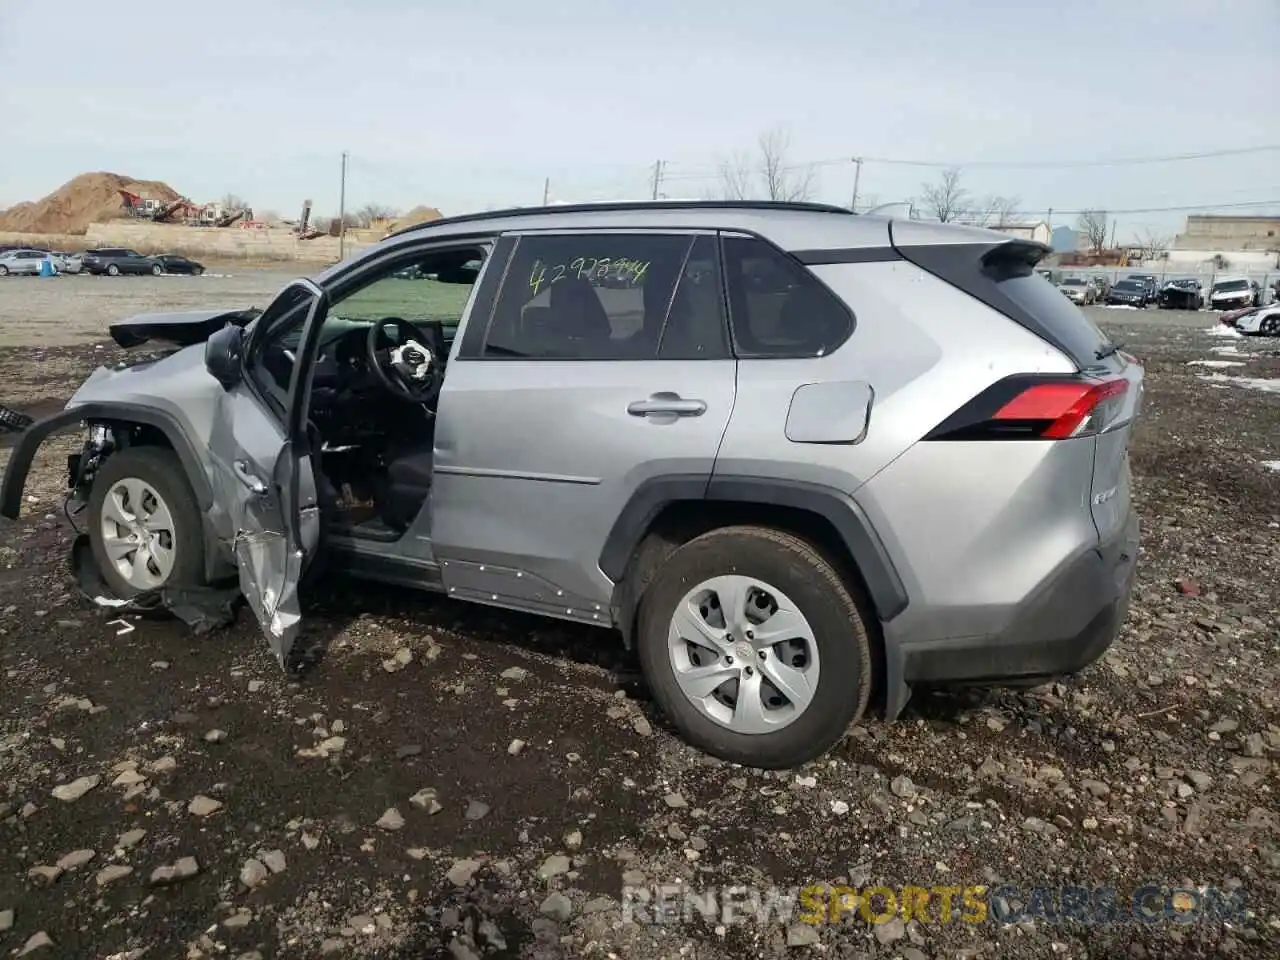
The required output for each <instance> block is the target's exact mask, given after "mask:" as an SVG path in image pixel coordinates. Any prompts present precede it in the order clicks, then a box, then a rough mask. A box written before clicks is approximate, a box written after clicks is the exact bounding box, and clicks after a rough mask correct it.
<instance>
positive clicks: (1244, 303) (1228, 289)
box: [1209, 277, 1262, 310]
mask: <svg viewBox="0 0 1280 960" xmlns="http://www.w3.org/2000/svg"><path fill="white" fill-rule="evenodd" d="M1261 305H1262V290H1261V288H1260V287H1259V286H1258V283H1257V281H1256V280H1250V279H1249V278H1248V277H1223V278H1222V279H1221V280H1215V281H1214V282H1213V286H1212V287H1210V288H1209V307H1210V309H1212V310H1241V309H1244V308H1246V307H1258V306H1261Z"/></svg>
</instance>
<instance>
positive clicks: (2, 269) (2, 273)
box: [0, 263, 9, 277]
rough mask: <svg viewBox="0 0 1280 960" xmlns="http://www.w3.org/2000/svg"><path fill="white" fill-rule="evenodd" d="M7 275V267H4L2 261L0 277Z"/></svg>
mask: <svg viewBox="0 0 1280 960" xmlns="http://www.w3.org/2000/svg"><path fill="white" fill-rule="evenodd" d="M8 275H9V268H8V267H6V266H5V265H4V264H3V263H0V277H7V276H8Z"/></svg>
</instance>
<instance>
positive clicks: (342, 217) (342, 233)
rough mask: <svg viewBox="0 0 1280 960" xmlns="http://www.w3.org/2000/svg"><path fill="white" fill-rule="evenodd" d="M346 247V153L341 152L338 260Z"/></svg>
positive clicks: (343, 254) (344, 252) (344, 253)
mask: <svg viewBox="0 0 1280 960" xmlns="http://www.w3.org/2000/svg"><path fill="white" fill-rule="evenodd" d="M346 246H347V151H345V150H343V151H342V186H340V187H339V188H338V259H339V260H341V259H342V258H343V257H344V256H345V255H346Z"/></svg>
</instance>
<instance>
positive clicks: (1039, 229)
mask: <svg viewBox="0 0 1280 960" xmlns="http://www.w3.org/2000/svg"><path fill="white" fill-rule="evenodd" d="M990 229H992V230H995V231H996V232H997V233H1007V234H1008V235H1009V236H1011V237H1017V238H1018V239H1019V240H1033V241H1035V242H1036V243H1043V244H1044V245H1045V246H1046V247H1047V246H1049V241H1050V240H1051V239H1052V234H1053V231H1052V230H1050V229H1049V224H1047V223H1045V222H1044V221H1043V220H1034V221H1019V222H1017V223H1005V224H1001V225H1000V226H992V227H991V228H990Z"/></svg>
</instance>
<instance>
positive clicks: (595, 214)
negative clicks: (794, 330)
mask: <svg viewBox="0 0 1280 960" xmlns="http://www.w3.org/2000/svg"><path fill="white" fill-rule="evenodd" d="M891 222H893V223H895V229H896V230H901V231H902V233H903V236H904V238H905V237H909V238H910V239H909V241H908V242H909V243H911V244H922V243H942V244H950V243H965V242H968V243H993V242H994V243H1003V242H1007V241H1009V239H1010V238H1009V237H1008V236H1007V235H1006V234H1002V233H997V232H994V231H991V230H985V229H981V228H975V227H968V226H959V225H956V224H951V223H930V222H926V221H914V220H913V221H905V220H900V219H895V218H893V217H888V216H880V215H876V214H854V213H853V212H851V211H850V210H848V209H847V208H845V207H837V206H834V205H831V204H825V203H807V202H784V201H768V200H656V201H654V200H644V201H625V202H622V201H617V202H605V203H578V204H557V205H549V206H545V207H516V208H512V209H507V210H489V211H484V212H482V213H471V214H465V215H462V216H457V217H446V218H443V219H440V220H431V221H428V222H426V223H421V224H415V225H413V226H411V227H406V228H405V229H403V230H399V231H396V232H395V233H392V234H390V235H389V236H388V237H385V238H384V239H383V240H381V241H380V242H379V243H378V244H377V245H376V246H375V247H374V248H373V249H374V250H377V251H378V252H379V253H386V252H388V251H390V250H394V249H395V248H397V247H399V246H406V245H408V244H411V243H415V242H421V241H423V240H436V239H440V240H450V239H455V238H456V239H465V238H467V237H476V238H479V237H485V236H493V235H495V234H499V233H506V232H510V231H517V230H582V229H588V230H589V229H601V230H619V229H642V230H643V229H656V230H661V229H668V230H726V231H734V230H739V231H742V232H744V233H749V234H756V235H759V236H762V237H764V238H765V239H767V240H769V241H770V242H772V243H774V244H776V245H777V246H779V247H781V248H782V249H784V250H788V251H793V252H798V251H811V250H844V249H858V248H868V247H887V246H889V245H890V244H891V242H892V241H891V239H890V235H889V224H890V223H891ZM908 224H909V226H908ZM370 252H372V251H370ZM350 267H351V261H350V260H347V261H342V262H339V263H337V264H334V265H333V266H331V267H329V268H327V269H326V270H325V271H323V272H322V273H321V274H320V275H319V277H317V280H320V281H321V282H323V281H324V280H326V279H328V278H330V277H332V276H335V275H337V274H340V273H343V272H345V271H346V270H348V269H349V268H350Z"/></svg>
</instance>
